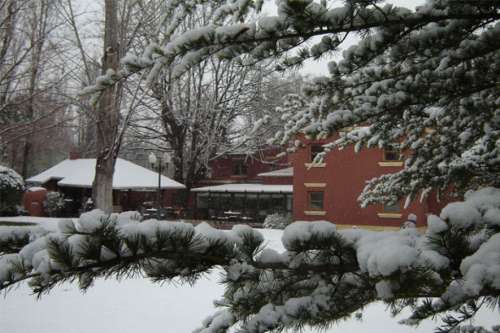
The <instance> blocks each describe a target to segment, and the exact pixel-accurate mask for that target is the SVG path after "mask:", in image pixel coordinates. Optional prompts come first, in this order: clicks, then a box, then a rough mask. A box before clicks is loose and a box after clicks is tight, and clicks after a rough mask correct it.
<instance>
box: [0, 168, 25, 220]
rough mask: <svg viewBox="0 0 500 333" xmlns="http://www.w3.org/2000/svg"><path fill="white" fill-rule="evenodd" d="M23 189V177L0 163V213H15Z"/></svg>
mask: <svg viewBox="0 0 500 333" xmlns="http://www.w3.org/2000/svg"><path fill="white" fill-rule="evenodd" d="M23 190H24V181H23V178H22V177H21V176H20V175H19V174H18V173H17V172H15V171H14V170H12V169H9V168H7V167H4V166H1V165H0V215H4V216H5V215H16V214H17V209H18V208H17V207H18V206H19V204H20V203H21V198H22V195H23Z"/></svg>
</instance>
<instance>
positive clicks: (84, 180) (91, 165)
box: [26, 158, 185, 190]
mask: <svg viewBox="0 0 500 333" xmlns="http://www.w3.org/2000/svg"><path fill="white" fill-rule="evenodd" d="M95 161H96V160H95V159H94V158H81V159H75V160H70V159H68V160H64V161H62V162H61V163H59V164H56V165H55V166H53V167H52V168H50V169H47V170H45V171H44V172H42V173H40V174H38V175H36V176H33V177H31V178H29V179H27V180H26V181H27V182H29V183H33V184H44V183H46V182H48V181H49V180H52V179H55V180H59V181H58V182H57V184H58V185H59V186H68V187H84V188H91V187H92V182H93V181H94V176H95ZM156 188H158V173H157V172H154V171H151V170H149V169H146V168H143V167H141V166H140V165H137V164H135V163H132V162H129V161H127V160H124V159H121V158H118V159H117V160H116V165H115V173H114V176H113V189H115V190H127V189H137V190H139V189H156ZM161 188H163V189H168V188H169V189H181V188H185V186H184V185H183V184H181V183H178V182H176V181H175V180H172V179H170V178H168V177H165V176H161Z"/></svg>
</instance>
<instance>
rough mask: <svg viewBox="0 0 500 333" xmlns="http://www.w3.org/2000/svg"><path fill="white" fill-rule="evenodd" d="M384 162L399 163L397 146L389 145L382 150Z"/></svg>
mask: <svg viewBox="0 0 500 333" xmlns="http://www.w3.org/2000/svg"><path fill="white" fill-rule="evenodd" d="M384 161H401V152H400V150H399V145H396V144H393V145H389V146H388V147H386V148H385V149H384Z"/></svg>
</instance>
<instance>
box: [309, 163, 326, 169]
mask: <svg viewBox="0 0 500 333" xmlns="http://www.w3.org/2000/svg"><path fill="white" fill-rule="evenodd" d="M304 165H305V166H306V168H308V169H310V168H325V167H326V163H304Z"/></svg>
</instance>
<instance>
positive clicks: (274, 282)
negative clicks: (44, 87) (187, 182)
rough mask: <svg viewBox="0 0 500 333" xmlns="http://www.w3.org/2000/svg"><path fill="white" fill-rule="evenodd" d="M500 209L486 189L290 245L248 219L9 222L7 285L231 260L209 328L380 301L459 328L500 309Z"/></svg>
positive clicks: (185, 268)
mask: <svg viewBox="0 0 500 333" xmlns="http://www.w3.org/2000/svg"><path fill="white" fill-rule="evenodd" d="M499 212H500V189H497V188H483V189H481V190H478V191H475V192H469V193H467V195H466V196H465V201H463V202H455V203H451V204H449V205H448V206H447V207H445V208H444V209H443V210H442V212H441V214H440V215H439V216H429V218H428V228H427V230H426V233H425V234H421V233H420V232H419V231H417V230H416V229H403V230H398V231H390V232H389V231H386V232H375V231H368V230H361V229H343V230H337V228H336V226H335V225H334V224H332V223H329V222H326V221H316V222H295V223H292V224H290V225H289V226H287V227H286V229H285V230H284V232H283V236H282V243H283V246H284V248H285V251H284V252H283V253H278V252H277V251H275V250H272V249H270V248H267V247H266V245H265V244H264V238H263V236H262V234H260V232H259V231H257V230H254V229H252V228H250V227H249V226H246V225H237V226H234V227H233V229H232V230H231V231H222V230H218V229H214V228H212V227H211V226H210V225H208V224H207V223H201V224H199V225H197V226H196V227H194V226H193V225H192V224H189V223H183V222H167V221H156V220H147V221H144V222H140V215H139V214H137V213H135V212H126V213H122V214H111V215H107V214H105V213H103V212H102V211H99V210H93V211H91V212H88V213H85V214H82V215H81V217H80V218H79V220H78V221H74V220H63V221H61V222H60V223H59V226H58V228H59V230H58V231H54V232H50V233H37V234H33V233H29V234H26V233H21V234H20V233H19V231H16V232H14V231H12V230H8V229H0V251H3V252H2V253H3V255H1V256H0V290H2V289H6V290H8V288H9V287H11V286H13V285H16V284H17V283H19V281H22V280H29V285H30V286H31V287H33V288H34V291H35V292H36V293H43V292H45V291H48V290H50V288H52V287H54V286H56V285H58V284H59V282H61V281H66V280H71V279H78V280H79V283H80V287H81V288H82V289H86V288H89V287H90V286H91V285H92V282H93V280H94V279H97V278H109V277H112V276H115V277H117V278H123V277H127V276H137V274H138V273H139V272H141V273H142V274H144V276H147V277H149V278H152V279H153V280H155V281H169V280H172V279H176V281H185V282H187V283H192V282H193V281H195V280H196V279H197V278H199V277H200V276H202V275H203V273H205V272H207V271H208V270H211V269H213V268H214V267H220V268H222V269H223V274H224V278H223V283H224V284H225V285H226V292H225V294H224V296H223V297H224V298H223V299H222V300H220V301H218V304H223V305H224V309H223V310H221V311H219V312H217V313H216V314H215V315H214V316H212V317H210V318H209V319H207V320H206V321H205V322H204V323H203V328H202V329H200V330H198V331H197V332H227V331H228V329H229V328H236V327H237V326H239V328H240V329H241V330H240V331H241V332H248V333H261V332H268V331H272V330H280V329H283V328H292V329H293V328H297V327H301V326H303V325H306V324H310V325H320V326H322V327H324V325H326V324H330V323H333V322H335V321H338V320H343V319H346V318H348V317H350V316H351V315H353V314H354V313H356V312H358V311H360V310H361V309H362V308H363V307H365V306H366V305H367V304H369V303H372V302H375V301H379V300H383V301H385V302H388V303H389V304H391V305H392V306H393V309H394V310H395V312H397V311H399V310H401V309H403V308H405V307H409V308H410V309H411V310H412V314H411V315H410V317H409V318H408V319H407V320H406V321H405V322H404V323H405V324H410V325H414V324H418V323H419V322H420V321H421V320H423V319H426V318H429V317H434V316H435V315H437V314H445V315H446V316H445V318H444V323H445V324H446V325H447V327H448V330H447V331H451V329H453V328H454V327H456V326H459V325H460V324H461V323H462V321H463V319H462V318H463V317H466V318H470V317H472V316H473V315H474V314H475V312H476V311H477V309H478V308H480V307H481V306H485V305H492V306H496V307H498V306H499V303H498V297H500V214H499ZM425 297H428V299H427V300H422V298H425ZM456 313H459V317H458V318H456V317H454V314H456Z"/></svg>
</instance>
